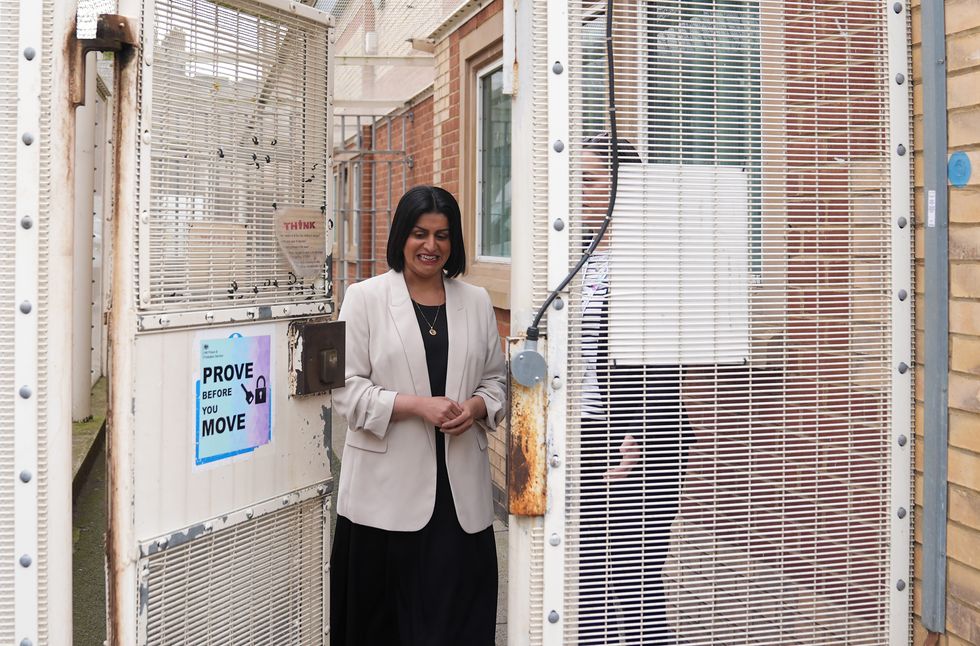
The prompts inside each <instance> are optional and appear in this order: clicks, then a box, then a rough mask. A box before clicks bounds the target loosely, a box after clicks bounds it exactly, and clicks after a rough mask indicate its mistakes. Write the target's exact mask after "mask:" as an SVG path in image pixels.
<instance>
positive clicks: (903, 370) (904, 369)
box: [898, 361, 909, 375]
mask: <svg viewBox="0 0 980 646" xmlns="http://www.w3.org/2000/svg"><path fill="white" fill-rule="evenodd" d="M908 371H909V364H907V363H905V362H904V361H902V362H901V363H899V364H898V374H900V375H904V374H905V373H906V372H908Z"/></svg>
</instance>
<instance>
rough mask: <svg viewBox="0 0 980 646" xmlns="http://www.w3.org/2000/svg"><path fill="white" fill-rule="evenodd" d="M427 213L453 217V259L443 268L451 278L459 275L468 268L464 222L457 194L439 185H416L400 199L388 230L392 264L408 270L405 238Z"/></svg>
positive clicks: (390, 261) (451, 245) (451, 231)
mask: <svg viewBox="0 0 980 646" xmlns="http://www.w3.org/2000/svg"><path fill="white" fill-rule="evenodd" d="M426 213H439V214H441V215H444V216H446V219H447V220H449V245H450V247H449V249H450V251H449V259H448V260H447V261H446V265H445V266H444V267H443V268H442V270H443V272H445V274H446V276H447V277H448V278H455V277H456V276H459V275H460V274H462V273H464V272H465V271H466V248H465V246H464V244H463V223H462V220H461V217H460V214H459V203H458V202H456V198H455V197H453V194H452V193H450V192H449V191H447V190H446V189H444V188H439V187H438V186H414V187H412V188H410V189H408V191H407V192H406V193H405V194H404V195H402V199H400V200H398V207H397V208H395V215H394V217H392V218H391V230H390V231H389V232H388V266H389V267H391V268H392V269H394V270H395V271H399V272H400V271H404V270H405V242H406V241H407V240H408V236H409V234H410V233H411V232H412V229H413V228H414V227H415V223H416V222H418V221H419V218H420V217H422V216H423V215H425V214H426Z"/></svg>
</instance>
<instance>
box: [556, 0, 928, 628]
mask: <svg viewBox="0 0 980 646" xmlns="http://www.w3.org/2000/svg"><path fill="white" fill-rule="evenodd" d="M614 4H615V7H616V9H615V11H616V14H615V21H614V46H615V48H616V57H617V61H616V77H617V78H616V82H617V103H618V115H619V132H620V137H621V138H622V139H624V140H626V141H627V142H628V143H629V145H630V147H631V148H632V149H633V150H634V151H635V152H633V153H632V154H631V153H630V150H629V149H627V150H625V152H624V153H623V154H624V157H633V158H632V159H624V160H623V165H622V166H621V175H620V188H619V191H620V192H619V199H618V201H617V209H616V213H615V215H614V218H613V224H612V226H611V229H610V232H609V234H608V239H607V240H608V241H607V242H606V243H605V244H604V245H603V246H601V247H600V249H599V253H598V254H597V255H596V257H595V258H593V260H592V261H590V263H589V265H588V266H587V267H586V268H585V269H584V270H583V272H582V274H581V275H580V276H579V278H578V279H577V280H576V281H575V283H573V293H572V296H571V298H570V301H571V303H570V307H569V321H570V323H569V344H568V347H569V350H568V352H569V354H568V366H569V375H568V395H567V396H568V402H569V405H568V409H567V416H568V419H567V425H566V429H567V430H566V433H567V437H566V442H567V451H568V455H567V461H566V464H567V471H566V486H565V491H564V499H565V504H564V508H563V510H562V511H563V513H564V515H565V522H566V528H567V531H568V541H567V545H566V548H565V557H564V558H565V571H566V575H567V576H566V578H565V581H564V583H563V589H564V604H565V613H566V614H565V619H566V620H565V621H563V626H564V643H569V644H571V643H578V644H619V643H624V644H626V643H629V644H633V643H644V644H647V643H649V644H681V643H683V644H757V643H770V644H772V643H779V644H827V643H847V644H882V643H886V642H888V639H889V612H890V607H889V603H890V602H889V598H890V597H889V595H890V591H891V590H892V589H893V588H894V585H895V584H894V582H893V581H892V580H891V579H890V576H889V568H890V565H891V558H892V552H891V551H890V545H889V543H890V538H891V534H890V531H891V522H892V521H891V514H890V513H889V512H890V503H889V500H890V492H891V487H892V481H893V478H907V474H905V473H903V474H894V473H893V472H892V467H891V460H892V444H893V442H892V441H890V438H891V437H892V431H893V424H894V423H895V420H894V419H893V416H892V410H893V385H894V384H893V377H894V375H893V373H894V371H895V368H894V366H893V364H892V359H891V357H892V356H893V355H892V344H893V335H892V331H893V326H894V325H895V324H894V321H893V310H892V307H893V303H892V301H893V299H894V296H893V294H892V275H893V271H894V263H895V262H897V261H898V262H906V261H907V258H903V259H898V260H897V261H896V259H894V258H893V247H892V229H893V227H894V218H893V215H894V214H893V213H892V200H893V194H892V191H891V187H892V186H893V185H894V184H893V181H892V180H893V178H892V158H893V151H892V149H891V146H890V138H889V133H890V131H891V124H890V108H891V106H890V105H889V99H888V96H889V95H888V92H889V87H888V83H889V69H888V47H887V42H888V41H887V34H886V32H887V26H886V20H887V19H888V17H887V14H886V7H885V6H884V5H883V4H882V3H879V2H866V1H856V2H848V3H839V2H833V1H830V0H827V1H825V2H824V1H818V2H808V3H797V2H788V3H773V2H764V1H757V2H754V1H744V0H738V1H736V0H663V1H656V2H616V3H614ZM604 12H605V3H594V2H591V1H583V0H574V1H571V2H569V5H568V19H569V24H568V30H569V74H570V76H569V82H570V98H569V100H570V104H569V123H570V124H571V145H570V155H571V156H570V163H571V167H570V179H571V193H570V194H571V198H570V206H571V220H572V222H571V225H572V227H571V236H570V238H571V240H570V251H569V256H570V257H573V258H574V259H577V258H578V256H579V254H580V253H581V250H582V249H584V247H585V245H586V244H587V243H588V241H589V240H590V239H591V235H592V233H593V231H594V230H595V228H596V226H597V224H598V222H599V221H601V218H602V215H603V214H604V212H605V206H606V202H605V201H604V199H605V198H603V197H598V196H601V195H602V194H603V193H604V192H605V191H606V190H607V189H608V186H607V184H605V183H606V182H608V171H607V170H606V165H605V164H604V162H605V160H606V158H607V155H608V153H607V152H605V149H603V143H602V142H603V139H602V136H601V135H602V133H603V132H605V131H606V130H607V128H608V125H607V123H606V107H607V105H606V102H607V96H606V89H605V88H606V60H605V40H604V29H605V13H604ZM597 135H598V138H596V136H597ZM606 141H608V138H607V139H606ZM905 145H906V146H907V145H908V142H906V143H905ZM597 187H598V190H596V189H597ZM537 212H540V211H537ZM905 215H906V216H907V215H909V214H908V213H906V214H905ZM539 266H542V265H539ZM903 374H904V373H903ZM906 383H908V382H906ZM897 549H898V550H899V551H902V550H904V549H905V548H904V546H900V547H898V548H897ZM900 589H902V588H900Z"/></svg>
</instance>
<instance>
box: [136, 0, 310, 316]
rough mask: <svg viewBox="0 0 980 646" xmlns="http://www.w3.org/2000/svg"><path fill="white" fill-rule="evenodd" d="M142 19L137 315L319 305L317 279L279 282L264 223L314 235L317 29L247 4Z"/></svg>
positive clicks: (285, 271) (173, 8) (175, 3)
mask: <svg viewBox="0 0 980 646" xmlns="http://www.w3.org/2000/svg"><path fill="white" fill-rule="evenodd" d="M152 7H153V10H152V11H153V12H152V22H151V23H150V24H152V30H150V31H147V34H146V35H145V36H144V40H145V41H146V45H145V47H144V49H143V51H142V54H141V56H142V63H143V65H144V67H143V70H144V73H143V81H142V96H143V100H142V104H141V105H142V108H141V114H140V123H141V128H140V130H141V133H142V137H143V142H142V143H143V145H144V150H143V157H144V158H145V159H142V160H141V162H140V163H141V180H140V181H141V190H142V192H141V205H142V206H141V209H142V212H141V214H140V217H141V221H140V229H139V270H138V271H139V303H140V306H141V308H143V309H144V310H148V311H166V312H174V311H178V312H186V311H191V310H206V309H211V308H222V307H225V308H227V307H253V306H256V305H260V306H261V305H272V304H276V305H282V304H288V303H297V302H306V301H317V300H322V299H324V298H325V297H326V294H327V292H328V290H329V286H328V285H327V284H326V283H325V280H324V278H323V277H320V278H318V279H308V278H307V279H305V280H304V279H302V278H300V277H297V275H296V274H295V273H294V272H292V271H291V268H290V266H289V265H288V264H287V261H286V259H285V258H284V256H283V254H282V252H281V251H280V249H279V247H278V245H277V242H276V235H275V214H276V210H277V209H283V208H286V207H292V206H296V207H306V208H310V209H315V210H318V211H320V213H321V214H322V215H323V219H322V228H323V229H324V230H325V229H326V226H327V217H326V209H327V185H328V181H329V178H328V169H329V110H328V99H329V96H328V93H329V87H328V76H327V74H328V61H327V54H328V36H327V25H326V24H325V23H324V22H318V21H315V20H310V19H308V18H306V17H304V16H303V15H300V14H297V13H294V12H290V11H280V10H277V9H274V8H272V7H270V6H268V5H264V4H263V3H261V2H257V1H254V0H252V1H249V0H243V1H240V2H211V1H208V0H161V1H159V2H154V3H153V4H152ZM150 34H152V35H150ZM147 153H148V158H146V157H147ZM144 163H148V164H149V168H148V170H147V169H144V168H143V167H142V165H143V164H144ZM324 244H326V233H324Z"/></svg>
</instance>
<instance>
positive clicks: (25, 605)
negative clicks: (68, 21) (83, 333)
mask: <svg viewBox="0 0 980 646" xmlns="http://www.w3.org/2000/svg"><path fill="white" fill-rule="evenodd" d="M43 8H44V4H43V3H41V2H37V1H36V0H21V2H20V40H19V43H18V48H17V52H18V62H19V66H18V71H17V72H18V73H17V132H18V141H17V163H16V173H17V216H18V217H17V220H16V221H15V222H8V223H7V225H6V226H13V227H17V241H16V249H17V252H16V258H15V286H16V287H15V289H16V294H17V301H18V305H15V304H14V303H5V304H4V306H5V307H11V308H13V307H18V311H17V315H16V317H15V324H14V339H15V343H14V345H15V347H16V350H15V356H14V366H13V369H14V383H15V385H16V388H18V389H19V390H21V389H22V390H21V392H19V393H8V394H6V395H5V396H8V397H13V398H14V400H15V403H14V447H15V448H14V455H15V464H16V469H17V475H16V476H15V477H16V480H15V481H14V485H15V487H14V491H15V492H16V493H15V496H14V498H15V500H14V509H15V516H14V528H13V531H14V549H15V554H16V556H17V558H18V559H21V558H26V559H30V562H27V561H26V560H25V561H23V562H20V563H19V564H18V566H16V568H15V569H16V574H15V575H14V590H15V599H16V605H15V608H14V627H15V630H16V639H17V640H18V643H30V640H37V639H38V630H39V624H38V615H39V612H38V607H39V605H40V601H41V599H39V593H40V590H39V586H38V549H39V547H40V539H39V536H38V531H39V526H38V507H39V505H40V504H42V501H41V500H40V498H39V495H38V477H37V476H38V468H39V466H40V465H39V463H38V462H39V461H38V398H37V392H38V343H37V342H38V310H39V308H38V305H39V303H38V280H39V270H40V267H39V254H40V246H39V244H38V226H37V224H38V219H39V217H40V216H41V214H40V213H39V212H38V211H39V207H40V194H39V185H40V170H41V146H42V145H44V144H45V142H42V141H41V140H40V128H41V68H42V64H43V61H44V57H45V56H49V55H51V54H50V53H49V52H47V51H46V50H45V48H44V46H43V44H44V43H43V42H42V41H43V37H42V17H43ZM28 48H31V49H33V50H34V52H35V55H34V56H33V58H32V59H31V60H28V59H27V57H26V56H25V55H24V52H25V51H26V50H27V49H28ZM22 218H23V220H22ZM27 222H30V223H31V225H30V226H29V227H26V226H23V224H26V223H27ZM22 223H23V224H22ZM28 307H29V309H27V308H28ZM22 308H23V309H22ZM24 309H27V312H25V311H24ZM24 394H27V397H25V396H24ZM24 563H27V567H25V566H24ZM21 640H25V641H24V642H21Z"/></svg>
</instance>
